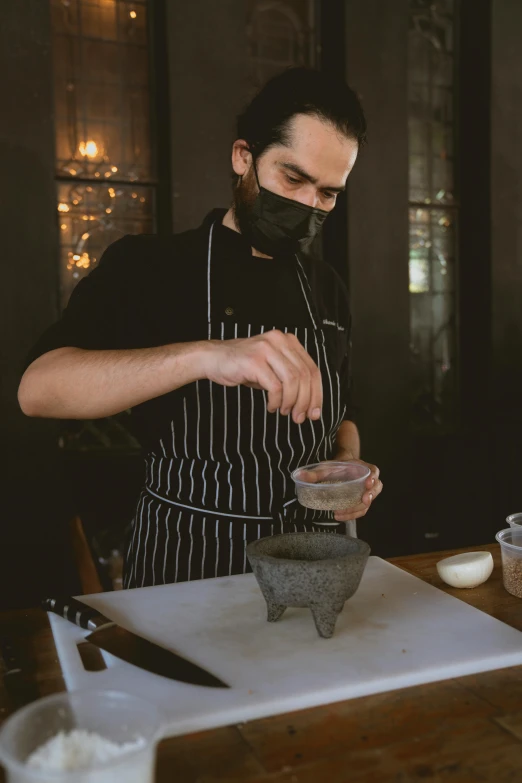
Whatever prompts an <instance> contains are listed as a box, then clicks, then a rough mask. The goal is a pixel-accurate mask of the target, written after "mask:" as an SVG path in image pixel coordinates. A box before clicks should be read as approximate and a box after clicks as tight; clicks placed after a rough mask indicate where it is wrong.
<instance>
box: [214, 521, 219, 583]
mask: <svg viewBox="0 0 522 783" xmlns="http://www.w3.org/2000/svg"><path fill="white" fill-rule="evenodd" d="M218 568H219V519H216V573H215V575H216V576H217V575H218Z"/></svg>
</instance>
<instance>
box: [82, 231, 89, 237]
mask: <svg viewBox="0 0 522 783" xmlns="http://www.w3.org/2000/svg"><path fill="white" fill-rule="evenodd" d="M90 236H91V235H90V234H89V232H88V231H86V232H85V234H82V239H89V237H90Z"/></svg>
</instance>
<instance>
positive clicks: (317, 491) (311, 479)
mask: <svg viewBox="0 0 522 783" xmlns="http://www.w3.org/2000/svg"><path fill="white" fill-rule="evenodd" d="M369 475H370V469H369V468H367V467H366V466H365V465H361V464H360V463H359V462H336V461H333V460H332V461H329V462H318V463H316V464H314V465H305V466H304V467H302V468H297V470H294V472H293V473H292V478H293V480H294V482H295V487H296V492H297V499H298V501H299V503H300V504H301V505H302V506H305V508H313V509H315V510H316V511H349V510H350V509H351V508H355V506H359V505H360V504H361V502H362V497H363V495H364V493H365V483H366V479H367V478H368V476H369Z"/></svg>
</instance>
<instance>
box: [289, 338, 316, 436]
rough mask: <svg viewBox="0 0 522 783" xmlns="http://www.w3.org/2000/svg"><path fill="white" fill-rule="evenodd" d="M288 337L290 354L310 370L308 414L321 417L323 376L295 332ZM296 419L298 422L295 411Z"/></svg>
mask: <svg viewBox="0 0 522 783" xmlns="http://www.w3.org/2000/svg"><path fill="white" fill-rule="evenodd" d="M286 337H287V338H288V340H287V351H288V354H289V355H290V356H291V357H295V359H297V360H298V361H300V362H303V363H304V365H305V367H306V368H307V370H308V372H309V378H310V400H309V407H308V409H307V411H306V415H307V416H308V418H309V419H319V418H320V416H321V408H322V407H323V380H322V378H321V372H320V370H319V368H318V366H317V365H316V363H315V362H314V361H313V359H312V357H311V356H310V354H309V353H308V352H307V351H305V349H304V348H303V346H302V345H301V343H300V342H299V340H298V339H297V337H296V336H295V335H293V334H290V335H286ZM294 421H296V422H297V417H296V415H295V412H294Z"/></svg>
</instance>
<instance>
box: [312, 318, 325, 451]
mask: <svg viewBox="0 0 522 783" xmlns="http://www.w3.org/2000/svg"><path fill="white" fill-rule="evenodd" d="M314 341H315V346H316V348H317V366H318V367H319V370H320V372H321V377H323V370H322V366H321V364H322V363H321V358H320V354H321V352H320V351H319V343H318V342H317V331H316V330H314ZM323 397H324V383H323ZM323 409H324V404H323ZM323 409H321V418H320V419H319V421H320V422H321V428H322V430H323V437H322V438H321V443H324V442H325V440H326V427H325V426H324V416H323ZM317 459H319V453H318V454H317Z"/></svg>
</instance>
